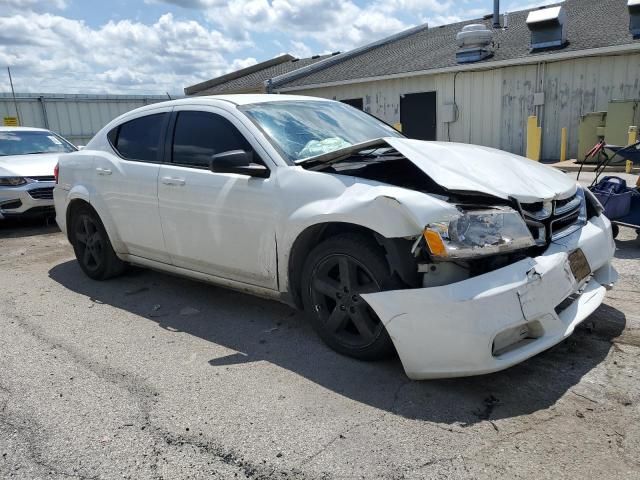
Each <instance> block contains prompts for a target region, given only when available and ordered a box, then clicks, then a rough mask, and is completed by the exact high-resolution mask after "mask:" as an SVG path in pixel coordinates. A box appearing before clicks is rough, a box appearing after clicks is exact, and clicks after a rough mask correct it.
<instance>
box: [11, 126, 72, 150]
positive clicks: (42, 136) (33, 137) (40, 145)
mask: <svg viewBox="0 0 640 480" xmlns="http://www.w3.org/2000/svg"><path fill="white" fill-rule="evenodd" d="M75 150H76V148H75V147H74V146H73V145H71V144H70V143H69V142H67V141H66V140H65V139H64V138H62V137H61V136H59V135H56V134H55V133H53V132H48V131H27V130H22V131H19V130H18V131H6V130H4V131H0V156H7V155H32V154H36V153H67V152H75Z"/></svg>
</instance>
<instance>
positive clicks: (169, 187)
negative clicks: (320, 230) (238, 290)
mask: <svg viewBox="0 0 640 480" xmlns="http://www.w3.org/2000/svg"><path fill="white" fill-rule="evenodd" d="M195 108H196V107H194V106H191V107H189V106H185V107H178V108H176V109H175V111H174V113H173V117H172V120H171V122H170V125H169V134H168V140H167V144H166V158H165V163H164V164H163V165H162V166H161V167H160V172H159V175H158V199H159V210H160V219H161V223H162V231H163V233H164V238H165V244H166V248H167V251H168V253H169V255H170V256H171V262H172V263H173V264H174V265H175V266H177V267H181V268H186V269H189V270H192V271H196V272H201V273H206V274H209V275H214V276H216V277H220V278H223V279H227V280H234V281H238V282H242V283H248V284H251V285H255V286H260V287H266V288H271V289H274V290H276V289H277V263H276V241H275V225H276V217H277V212H278V210H279V209H278V203H277V192H276V191H275V183H276V182H275V180H274V179H273V178H272V176H271V177H270V178H257V177H252V176H249V175H242V174H238V173H218V172H212V171H211V170H210V168H209V162H210V160H211V157H212V156H213V155H215V154H218V153H222V152H227V151H230V150H251V151H253V152H254V157H255V158H256V161H257V162H262V160H261V158H265V157H266V152H264V150H262V148H261V147H260V145H259V144H258V143H257V142H256V141H255V139H254V138H253V137H252V136H251V135H250V133H249V132H248V130H247V129H246V127H245V126H244V125H242V124H241V123H240V122H239V121H238V120H237V119H235V118H234V117H233V116H232V115H230V114H228V113H227V112H225V111H224V110H222V109H217V108H215V107H197V108H198V110H196V109H195ZM262 163H264V162H262ZM267 166H268V165H267Z"/></svg>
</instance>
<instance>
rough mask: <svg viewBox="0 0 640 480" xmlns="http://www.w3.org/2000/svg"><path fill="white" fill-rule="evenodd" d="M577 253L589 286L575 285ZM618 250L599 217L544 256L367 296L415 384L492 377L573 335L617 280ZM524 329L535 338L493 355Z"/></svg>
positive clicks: (605, 225)
mask: <svg viewBox="0 0 640 480" xmlns="http://www.w3.org/2000/svg"><path fill="white" fill-rule="evenodd" d="M578 248H580V249H582V251H583V252H584V255H585V257H586V259H587V261H588V263H589V266H590V268H591V272H592V274H593V276H592V277H591V278H590V279H588V281H586V283H585V281H582V282H578V281H577V280H576V279H575V278H574V276H573V274H572V272H571V267H570V265H569V260H568V256H569V254H570V253H571V252H573V251H574V250H576V249H578ZM614 251H615V243H614V241H613V238H612V235H611V223H610V222H609V220H608V219H606V218H605V217H604V216H601V217H594V218H592V219H590V221H589V222H588V224H587V225H586V226H585V227H584V228H582V229H581V230H579V231H577V232H575V233H574V234H572V235H570V236H568V237H565V238H562V239H560V240H557V241H555V242H553V243H552V244H551V246H550V247H549V248H548V249H547V251H545V253H544V254H543V255H541V256H539V257H536V258H527V259H525V260H522V261H519V262H517V263H514V264H512V265H509V266H507V267H504V268H501V269H499V270H495V271H493V272H490V273H486V274H484V275H480V276H477V277H474V278H470V279H468V280H464V281H461V282H457V283H453V284H450V285H445V286H441V287H431V288H418V289H412V290H395V291H388V292H380V293H374V294H367V295H363V296H362V297H363V299H364V300H366V301H367V302H368V303H369V305H370V306H371V308H373V309H374V310H375V311H376V313H377V314H378V316H379V317H380V319H381V320H382V322H383V323H384V325H385V326H386V328H387V331H388V332H389V335H390V336H391V338H392V340H393V342H394V344H395V346H396V349H397V351H398V354H399V355H400V359H401V360H402V364H403V366H404V369H405V371H406V373H407V375H408V376H409V377H410V378H412V379H427V378H438V377H458V376H468V375H478V374H483V373H490V372H495V371H498V370H502V369H505V368H508V367H510V366H512V365H515V364H517V363H519V362H522V361H523V360H526V359H527V358H530V357H532V356H534V355H536V354H538V353H540V352H542V351H543V350H546V349H548V348H550V347H552V346H553V345H555V344H557V343H559V342H561V341H562V340H563V339H564V338H566V337H568V336H569V335H571V334H572V333H573V331H574V329H575V327H576V325H578V324H579V323H580V322H582V321H583V320H584V319H585V318H587V317H588V316H589V315H590V314H591V313H593V311H594V310H595V309H596V308H598V306H599V305H600V304H601V303H602V301H603V299H604V296H605V291H606V289H607V288H609V287H610V286H611V285H612V284H613V283H614V282H615V281H616V280H617V273H616V272H615V270H614V269H613V267H612V266H611V263H610V262H611V258H612V257H613V253H614ZM569 297H571V298H570V299H569V300H567V299H568V298H569ZM560 304H562V308H563V309H562V310H561V309H560V308H558V307H559V306H560ZM524 326H529V327H531V328H532V331H534V332H535V335H533V337H535V338H526V339H523V340H522V341H519V342H517V343H515V344H514V345H513V346H512V348H510V349H505V350H504V353H496V354H494V340H495V339H496V336H497V335H498V334H500V333H503V334H504V332H505V331H507V330H509V329H513V330H515V331H517V330H518V327H524Z"/></svg>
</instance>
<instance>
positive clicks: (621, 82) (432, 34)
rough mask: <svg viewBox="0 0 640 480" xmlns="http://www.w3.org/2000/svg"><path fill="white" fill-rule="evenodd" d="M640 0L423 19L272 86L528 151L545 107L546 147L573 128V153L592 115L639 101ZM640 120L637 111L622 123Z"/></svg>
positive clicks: (416, 129)
mask: <svg viewBox="0 0 640 480" xmlns="http://www.w3.org/2000/svg"><path fill="white" fill-rule="evenodd" d="M637 3H639V2H637V1H636V0H630V1H629V2H627V0H566V1H565V2H563V3H561V4H557V5H556V6H553V7H541V8H538V9H532V10H524V11H519V12H512V13H503V14H499V15H494V16H492V15H487V16H485V17H484V18H481V19H476V20H471V21H467V22H461V23H456V24H451V25H444V26H440V27H435V28H429V27H428V26H427V25H423V26H420V27H417V28H414V29H411V30H409V31H406V32H403V33H400V34H398V35H395V36H394V37H391V38H389V39H385V40H382V41H379V42H376V43H374V44H371V45H367V46H365V47H361V48H359V49H357V50H354V51H351V52H345V53H343V54H341V55H337V56H334V57H330V58H328V59H326V60H323V61H321V62H318V63H316V64H314V65H311V66H308V67H305V68H302V69H300V70H297V71H295V72H291V73H289V74H284V75H281V76H279V77H275V78H273V79H272V80H271V86H272V91H273V92H274V93H280V92H281V93H296V94H303V95H313V96H319V97H325V98H333V99H336V100H345V99H348V100H349V101H353V100H358V99H361V101H362V104H363V106H364V109H365V111H368V112H370V113H372V114H373V115H376V116H377V117H379V118H381V119H383V120H385V121H386V122H388V123H390V124H395V125H398V126H401V128H402V129H403V131H404V132H405V133H406V134H407V135H409V136H413V137H416V138H423V139H433V140H435V139H437V140H451V141H459V142H467V143H476V144H481V145H487V146H492V147H496V148H500V149H503V150H507V151H511V152H514V153H517V154H524V153H525V152H526V148H527V122H528V119H529V117H531V116H536V119H535V121H536V122H537V125H538V126H539V127H540V133H541V137H542V140H541V143H542V145H541V148H542V151H541V155H540V156H541V157H542V158H543V159H558V158H559V156H560V149H561V130H562V129H563V128H566V129H567V133H568V155H569V157H573V158H575V157H576V156H577V155H578V145H579V138H578V137H579V131H581V125H582V123H583V117H584V116H587V115H588V114H589V113H591V112H607V110H608V109H609V108H610V105H609V104H610V102H613V101H621V100H627V101H630V102H631V106H630V108H629V109H628V110H629V111H631V110H633V111H635V110H634V109H635V108H636V107H637V106H638V103H637V100H638V99H640V83H639V82H640V40H637V39H636V38H635V37H636V36H637V34H636V33H634V27H633V25H635V23H634V22H636V23H639V22H640V11H637V10H640V8H637V7H636V6H635V4H637ZM638 7H640V5H639V6H638ZM639 24H640V23H639ZM634 105H635V107H634ZM605 116H606V115H605ZM635 121H636V118H635V117H634V116H633V115H631V117H630V118H629V119H628V121H626V120H624V121H622V122H621V125H623V126H624V128H625V129H626V128H627V126H628V125H633V124H634V123H633V122H635ZM625 123H626V125H624V124H625ZM534 125H535V123H534ZM582 130H583V129H582ZM594 132H595V130H594ZM624 133H625V134H626V130H625V132H624ZM616 134H617V136H618V137H620V135H621V134H619V132H616ZM594 138H595V133H594ZM593 143H595V140H594V142H593Z"/></svg>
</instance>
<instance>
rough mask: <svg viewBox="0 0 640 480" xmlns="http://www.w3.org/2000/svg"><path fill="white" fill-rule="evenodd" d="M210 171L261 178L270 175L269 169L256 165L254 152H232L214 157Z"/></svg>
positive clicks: (210, 163)
mask: <svg viewBox="0 0 640 480" xmlns="http://www.w3.org/2000/svg"><path fill="white" fill-rule="evenodd" d="M209 169H210V170H211V171H212V172H215V173H237V174H240V175H248V176H250V177H259V178H267V177H268V176H269V174H270V171H269V169H268V168H267V167H265V166H264V165H262V164H259V163H254V154H253V152H252V151H246V150H230V151H228V152H222V153H217V154H215V155H213V156H212V157H211V161H210V162H209Z"/></svg>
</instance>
